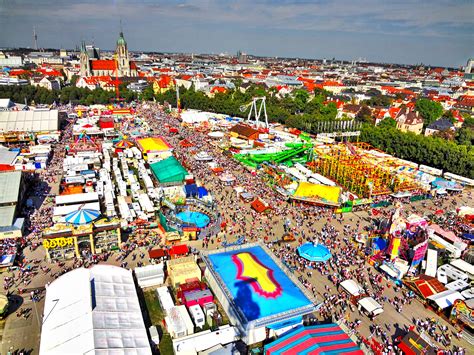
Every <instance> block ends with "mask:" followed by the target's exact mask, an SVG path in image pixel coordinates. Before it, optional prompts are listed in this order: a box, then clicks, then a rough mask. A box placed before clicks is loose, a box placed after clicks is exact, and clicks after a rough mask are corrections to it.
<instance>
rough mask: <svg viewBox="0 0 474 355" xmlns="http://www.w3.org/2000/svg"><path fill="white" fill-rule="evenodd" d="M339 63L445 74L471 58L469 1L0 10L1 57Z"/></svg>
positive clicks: (10, 3)
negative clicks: (149, 55)
mask: <svg viewBox="0 0 474 355" xmlns="http://www.w3.org/2000/svg"><path fill="white" fill-rule="evenodd" d="M120 19H121V20H122V27H123V31H124V34H125V39H126V40H127V42H128V46H129V49H130V50H137V51H141V50H143V51H160V52H185V53H223V52H227V53H231V54H234V53H236V52H237V51H238V50H241V51H243V52H246V53H249V54H254V55H262V56H278V57H299V58H315V59H322V58H328V59H330V58H333V57H334V58H336V59H344V60H355V59H358V58H365V59H367V60H368V61H374V62H388V63H404V64H418V63H424V64H428V65H438V66H452V67H458V66H461V65H465V64H466V62H467V59H468V58H470V57H474V36H473V33H474V20H473V19H474V1H472V0H391V1H388V0H360V1H359V0H313V1H310V0H235V1H227V0H189V1H186V0H178V1H176V0H163V1H162V0H0V47H32V46H33V36H32V32H33V27H35V28H36V31H37V33H38V45H39V47H46V48H48V47H49V48H51V47H52V48H60V47H62V48H70V49H71V48H75V47H76V45H79V44H80V42H81V40H85V41H86V42H87V43H92V42H93V43H94V44H95V45H96V46H98V47H99V48H103V49H114V48H115V41H116V40H117V37H118V34H119V32H120Z"/></svg>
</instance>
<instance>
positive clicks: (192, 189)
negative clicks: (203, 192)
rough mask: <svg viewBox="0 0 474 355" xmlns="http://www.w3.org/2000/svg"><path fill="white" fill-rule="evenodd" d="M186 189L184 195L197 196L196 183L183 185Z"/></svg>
mask: <svg viewBox="0 0 474 355" xmlns="http://www.w3.org/2000/svg"><path fill="white" fill-rule="evenodd" d="M184 189H185V191H186V197H192V196H194V197H197V196H198V194H199V193H198V187H197V185H196V184H188V185H185V186H184Z"/></svg>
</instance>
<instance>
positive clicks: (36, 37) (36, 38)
mask: <svg viewBox="0 0 474 355" xmlns="http://www.w3.org/2000/svg"><path fill="white" fill-rule="evenodd" d="M33 41H34V48H35V51H37V50H38V35H37V34H36V28H35V27H33Z"/></svg>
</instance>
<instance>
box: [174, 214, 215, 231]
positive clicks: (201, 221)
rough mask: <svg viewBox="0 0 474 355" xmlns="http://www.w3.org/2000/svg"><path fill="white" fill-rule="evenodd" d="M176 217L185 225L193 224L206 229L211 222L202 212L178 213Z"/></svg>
mask: <svg viewBox="0 0 474 355" xmlns="http://www.w3.org/2000/svg"><path fill="white" fill-rule="evenodd" d="M176 217H177V218H178V219H179V220H181V221H182V222H183V223H186V224H193V225H195V226H196V227H198V228H204V227H206V226H207V225H208V224H209V222H210V219H209V216H207V215H205V214H204V213H201V212H192V211H184V212H180V213H178V214H177V215H176Z"/></svg>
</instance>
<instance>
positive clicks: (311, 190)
mask: <svg viewBox="0 0 474 355" xmlns="http://www.w3.org/2000/svg"><path fill="white" fill-rule="evenodd" d="M340 195H341V188H340V187H338V186H326V185H319V184H312V183H310V182H300V184H299V185H298V188H297V189H296V191H295V194H294V196H295V197H301V198H320V199H324V200H326V201H329V202H333V203H338V202H339V196H340Z"/></svg>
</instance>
